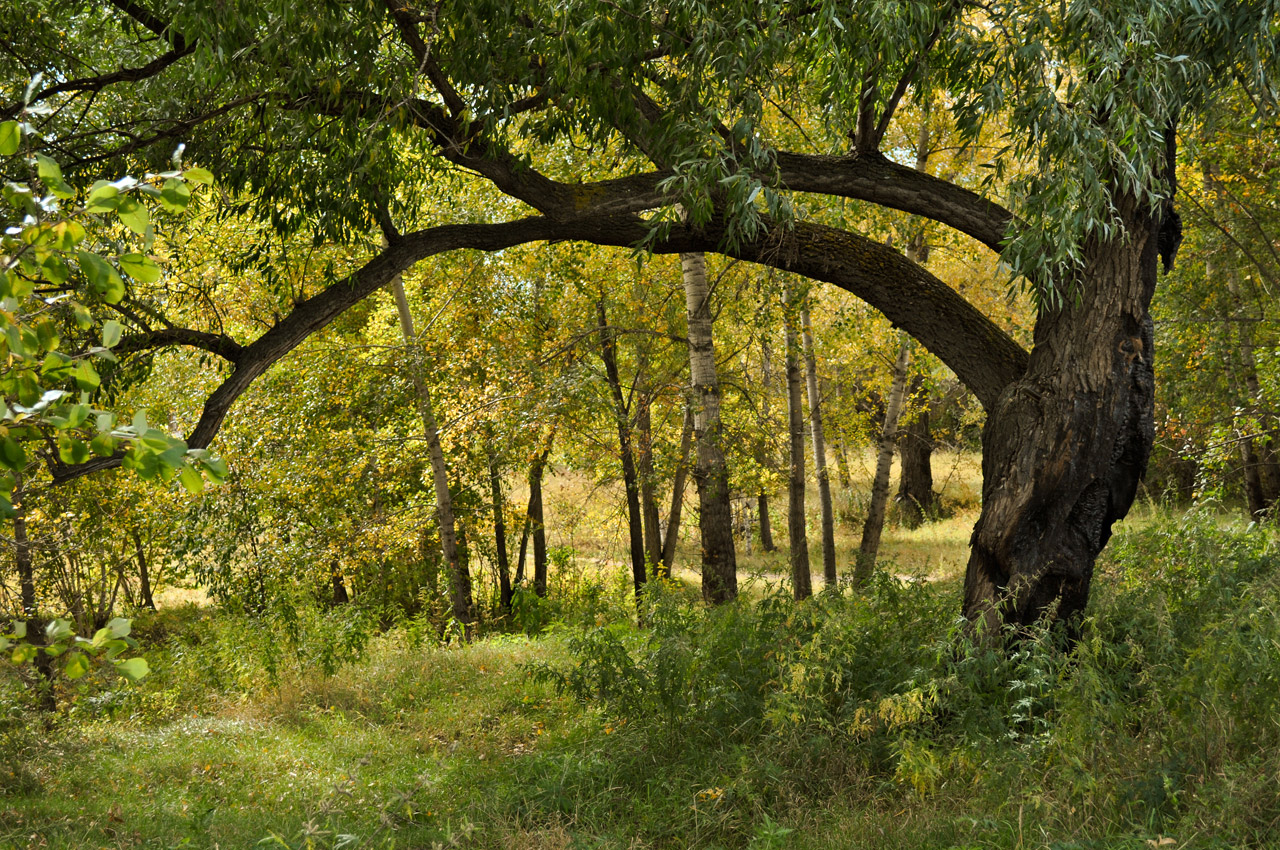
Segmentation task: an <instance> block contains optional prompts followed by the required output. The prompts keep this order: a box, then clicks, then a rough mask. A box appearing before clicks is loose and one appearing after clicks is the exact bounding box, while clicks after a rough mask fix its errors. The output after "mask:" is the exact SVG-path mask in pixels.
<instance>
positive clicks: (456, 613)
mask: <svg viewBox="0 0 1280 850" xmlns="http://www.w3.org/2000/svg"><path fill="white" fill-rule="evenodd" d="M390 289H391V294H392V296H393V297H394V298H395V302H396V312H397V313H398V314H399V316H400V330H401V331H402V332H403V335H404V344H405V347H406V348H407V349H408V351H409V368H410V371H411V373H412V379H413V385H414V389H415V390H416V391H417V397H418V413H419V415H420V416H421V417H422V433H423V436H424V437H426V440H427V453H428V455H429V456H430V459H431V483H432V488H433V489H434V490H435V502H436V524H437V526H438V527H439V529H440V547H441V549H442V553H443V555H444V562H445V565H446V566H447V567H448V569H449V599H450V604H451V605H452V608H453V617H454V619H455V620H457V621H458V622H459V623H462V624H463V626H464V627H465V628H466V629H467V631H468V633H469V632H470V626H471V624H472V623H473V622H474V621H475V605H474V603H473V602H472V596H471V571H470V569H469V568H468V566H467V561H466V557H465V555H464V550H463V548H462V547H461V546H459V545H458V532H457V522H456V520H455V517H454V512H453V494H452V493H450V492H449V470H448V467H447V466H446V465H445V460H444V450H443V448H441V446H440V431H439V428H438V427H437V425H436V416H435V410H434V409H433V407H432V404H431V392H430V389H429V388H428V386H427V381H426V375H425V374H424V372H423V368H424V367H423V363H422V350H421V348H420V347H419V345H418V336H417V333H416V332H415V331H414V328H413V315H412V314H411V313H410V312H409V301H408V299H406V298H405V294H404V283H403V282H402V281H401V279H400V276H399V275H396V276H395V277H394V278H393V279H392V280H391V285H390Z"/></svg>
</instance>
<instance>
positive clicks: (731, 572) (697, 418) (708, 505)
mask: <svg viewBox="0 0 1280 850" xmlns="http://www.w3.org/2000/svg"><path fill="white" fill-rule="evenodd" d="M680 263H681V266H682V271H683V277H684V294H685V308H686V311H687V313H688V317H689V373H690V380H691V382H692V384H693V395H694V400H695V408H694V432H695V436H696V445H697V465H696V466H695V468H694V473H693V480H694V483H695V484H697V486H698V502H699V504H700V507H701V510H700V511H699V520H698V526H699V530H700V531H701V533H702V598H703V599H704V600H706V601H707V602H711V603H719V602H727V601H729V600H731V599H733V598H735V597H736V596H737V595H738V563H737V553H736V552H735V551H734V547H733V512H732V509H731V506H730V503H729V470H728V467H727V466H726V464H725V459H724V448H723V445H722V435H721V424H720V379H719V378H718V377H717V375H716V353H715V345H714V342H713V341H712V336H711V289H710V287H709V286H708V284H707V268H706V261H705V259H704V258H703V255H702V254H700V253H699V254H681V255H680Z"/></svg>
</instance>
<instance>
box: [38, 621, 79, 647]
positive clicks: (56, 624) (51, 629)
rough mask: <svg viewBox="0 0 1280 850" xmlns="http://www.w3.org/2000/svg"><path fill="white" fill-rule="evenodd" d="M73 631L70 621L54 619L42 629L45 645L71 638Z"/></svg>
mask: <svg viewBox="0 0 1280 850" xmlns="http://www.w3.org/2000/svg"><path fill="white" fill-rule="evenodd" d="M74 631H75V630H74V629H73V628H72V627H71V621H70V620H67V619H65V618H63V617H55V618H54V619H52V620H50V621H49V625H47V626H45V627H44V638H45V641H46V642H47V643H57V642H58V641H63V640H66V639H67V638H69V637H71V635H72V634H73V633H74Z"/></svg>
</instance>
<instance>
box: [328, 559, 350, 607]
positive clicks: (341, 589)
mask: <svg viewBox="0 0 1280 850" xmlns="http://www.w3.org/2000/svg"><path fill="white" fill-rule="evenodd" d="M329 583H330V585H331V586H332V589H333V595H332V604H333V605H346V604H347V603H348V602H350V601H351V597H350V595H348V593H347V583H346V581H345V580H344V579H343V577H342V568H341V567H339V566H338V564H337V562H336V561H335V562H334V563H333V564H332V565H330V567H329Z"/></svg>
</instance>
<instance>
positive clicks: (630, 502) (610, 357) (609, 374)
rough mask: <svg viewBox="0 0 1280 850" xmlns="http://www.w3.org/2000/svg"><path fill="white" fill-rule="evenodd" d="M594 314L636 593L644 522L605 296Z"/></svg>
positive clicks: (642, 573)
mask: <svg viewBox="0 0 1280 850" xmlns="http://www.w3.org/2000/svg"><path fill="white" fill-rule="evenodd" d="M596 318H597V320H598V322H599V330H600V359H601V360H603V361H604V373H605V377H606V378H607V379H608V381H609V391H610V393H611V394H612V397H613V420H614V424H615V425H617V428H618V453H619V455H621V458H622V482H623V484H624V486H625V488H626V491H627V529H628V531H629V537H630V543H631V583H632V585H633V586H634V588H635V592H636V596H637V597H639V595H640V591H641V590H643V589H644V582H645V565H644V554H645V553H644V523H643V521H642V520H641V514H640V479H639V476H637V475H636V464H635V458H634V457H633V456H632V454H631V417H630V415H629V414H628V412H627V402H626V399H625V398H624V397H623V395H622V379H621V377H620V376H619V374H618V346H617V341H616V340H615V339H614V333H613V330H612V329H611V328H610V327H609V322H608V319H607V317H606V316H605V310H604V299H603V298H601V299H599V300H598V301H596Z"/></svg>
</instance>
